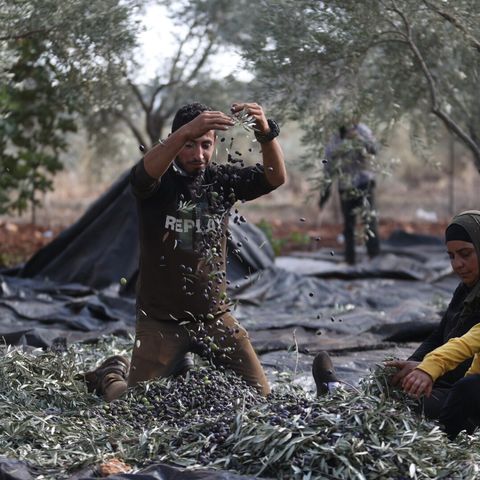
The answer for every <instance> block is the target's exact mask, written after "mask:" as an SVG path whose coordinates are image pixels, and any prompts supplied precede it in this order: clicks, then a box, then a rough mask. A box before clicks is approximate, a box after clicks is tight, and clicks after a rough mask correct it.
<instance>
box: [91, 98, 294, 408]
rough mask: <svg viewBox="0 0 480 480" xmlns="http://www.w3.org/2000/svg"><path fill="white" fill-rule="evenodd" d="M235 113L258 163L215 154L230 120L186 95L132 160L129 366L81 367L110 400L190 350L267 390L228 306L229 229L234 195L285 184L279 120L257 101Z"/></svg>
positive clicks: (180, 365)
mask: <svg viewBox="0 0 480 480" xmlns="http://www.w3.org/2000/svg"><path fill="white" fill-rule="evenodd" d="M231 113H232V115H236V114H240V113H242V114H243V113H245V114H247V115H249V116H250V117H251V118H252V120H253V121H254V123H255V127H254V128H255V136H256V138H257V141H258V142H259V143H261V154H262V160H263V165H260V164H257V165H256V166H252V167H242V168H238V167H235V166H234V165H230V164H227V165H217V164H215V163H213V162H211V158H212V155H213V154H214V152H215V146H216V141H217V135H216V130H218V131H226V130H228V129H229V128H230V127H232V126H233V125H234V119H233V117H232V116H231V115H226V114H224V113H222V112H219V111H213V110H211V109H210V108H209V107H207V106H205V105H202V104H199V103H192V104H188V105H185V106H184V107H182V108H180V109H179V110H178V111H177V113H176V115H175V118H174V120H173V124H172V133H171V134H170V135H169V136H168V138H167V139H166V140H164V141H160V142H159V143H157V144H156V145H155V146H153V147H152V148H151V149H150V150H149V151H148V152H146V154H145V156H144V157H143V159H142V160H141V161H140V162H139V163H138V164H137V165H136V166H135V167H134V168H133V169H132V172H131V184H132V188H133V191H134V194H135V196H136V198H137V205H138V212H139V220H140V221H139V224H140V267H139V278H138V284H137V325H136V337H135V343H134V348H133V353H132V360H131V367H130V365H129V361H128V360H127V359H126V358H125V357H122V356H115V357H110V358H109V359H107V360H105V362H103V364H102V365H100V366H99V367H98V368H97V369H96V370H95V371H93V372H89V373H87V374H85V379H86V381H87V385H88V386H89V389H90V390H95V391H96V392H97V393H99V394H101V395H103V396H104V397H105V399H106V400H107V401H111V400H114V399H116V398H118V397H119V396H120V395H122V394H123V393H124V392H125V390H126V389H127V386H128V385H130V386H133V385H135V384H137V383H139V382H142V381H146V380H151V379H153V378H156V377H165V376H169V375H173V374H178V373H182V372H183V371H185V369H187V368H188V367H189V357H188V354H189V352H195V353H198V354H201V355H203V356H205V357H207V358H208V359H209V360H210V361H211V362H212V363H213V364H214V365H216V366H220V367H224V368H228V369H231V370H233V371H235V372H236V373H237V374H239V375H240V376H241V377H242V378H243V379H244V380H245V381H246V382H247V383H248V384H249V385H252V386H254V387H256V388H257V389H258V390H259V392H260V393H261V394H263V395H267V394H268V393H269V391H270V387H269V385H268V381H267V379H266V376H265V373H264V371H263V369H262V366H261V364H260V361H259V360H258V358H257V356H256V354H255V352H254V350H253V347H252V345H251V343H250V340H249V338H248V334H247V332H246V330H245V329H244V328H242V327H241V326H240V325H239V324H238V322H237V321H236V319H235V318H234V317H233V316H232V315H231V313H230V308H229V307H230V302H229V300H228V298H227V294H226V283H227V280H226V264H227V261H226V243H227V242H226V237H227V226H228V219H229V214H230V210H231V208H232V206H233V204H234V203H235V202H236V201H237V200H242V201H245V200H253V199H255V198H257V197H259V196H261V195H265V194H267V193H269V192H271V191H272V190H274V189H275V188H277V187H278V186H280V185H282V184H283V183H284V182H285V180H286V169H285V164H284V158H283V152H282V149H281V147H280V144H279V143H278V141H277V140H276V137H277V135H278V134H279V128H278V125H277V124H276V122H274V121H273V120H269V119H267V118H266V116H265V113H264V111H263V109H262V107H261V106H260V105H258V104H256V103H234V104H233V105H232V107H231ZM129 367H130V368H129ZM127 376H128V379H127Z"/></svg>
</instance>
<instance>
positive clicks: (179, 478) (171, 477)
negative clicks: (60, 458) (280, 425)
mask: <svg viewBox="0 0 480 480" xmlns="http://www.w3.org/2000/svg"><path fill="white" fill-rule="evenodd" d="M37 476H38V474H37V473H36V472H35V468H34V467H29V466H28V465H27V464H26V463H24V462H21V461H18V460H12V459H10V458H6V457H1V456H0V480H34V478H37ZM98 478H99V476H98V475H96V474H95V470H94V469H86V470H84V471H83V472H79V473H76V474H74V475H72V476H71V477H69V480H94V479H98ZM104 478H109V479H110V480H126V479H129V478H131V479H134V480H210V479H211V480H253V478H254V477H251V476H243V475H237V474H235V473H231V472H224V471H215V470H211V469H199V470H196V471H192V470H184V469H180V468H174V467H171V466H169V465H165V464H163V463H157V464H153V465H150V466H149V467H146V468H142V469H141V470H139V471H138V472H135V473H121V474H114V475H109V476H108V477H104Z"/></svg>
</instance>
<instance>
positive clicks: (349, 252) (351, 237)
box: [340, 180, 380, 265]
mask: <svg viewBox="0 0 480 480" xmlns="http://www.w3.org/2000/svg"><path fill="white" fill-rule="evenodd" d="M374 188H375V182H374V181H373V180H372V181H370V182H368V184H366V185H364V186H362V187H358V188H352V189H350V190H340V202H341V204H342V213H343V236H344V238H345V261H346V262H347V263H349V264H351V265H353V264H355V225H356V217H357V211H358V210H359V209H360V210H362V209H363V211H362V214H363V219H362V220H363V223H364V226H365V230H366V232H367V233H366V247H367V253H368V256H369V257H374V256H375V255H378V253H379V252H380V241H379V237H378V229H377V218H376V216H375V214H374V213H373V211H374V210H375V196H374ZM370 232H371V233H370Z"/></svg>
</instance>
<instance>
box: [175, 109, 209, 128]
mask: <svg viewBox="0 0 480 480" xmlns="http://www.w3.org/2000/svg"><path fill="white" fill-rule="evenodd" d="M212 110H213V109H212V108H210V107H208V106H207V105H204V104H203V103H198V102H194V103H189V104H187V105H184V106H183V107H181V108H180V109H179V110H178V111H177V113H176V114H175V118H174V119H173V122H172V133H173V132H174V131H175V130H178V129H179V128H180V127H183V126H184V125H186V124H187V123H188V122H191V121H192V120H193V119H194V118H195V117H197V116H198V115H200V114H201V113H202V112H211V111H212Z"/></svg>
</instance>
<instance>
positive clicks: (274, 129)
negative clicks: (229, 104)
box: [255, 118, 280, 143]
mask: <svg viewBox="0 0 480 480" xmlns="http://www.w3.org/2000/svg"><path fill="white" fill-rule="evenodd" d="M267 122H268V126H269V127H270V131H269V132H268V133H260V132H255V138H256V139H257V142H259V143H267V142H271V141H272V140H273V139H274V138H276V137H278V134H279V133H280V127H279V126H278V123H277V122H276V121H275V120H272V119H271V118H269V119H268V120H267Z"/></svg>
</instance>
